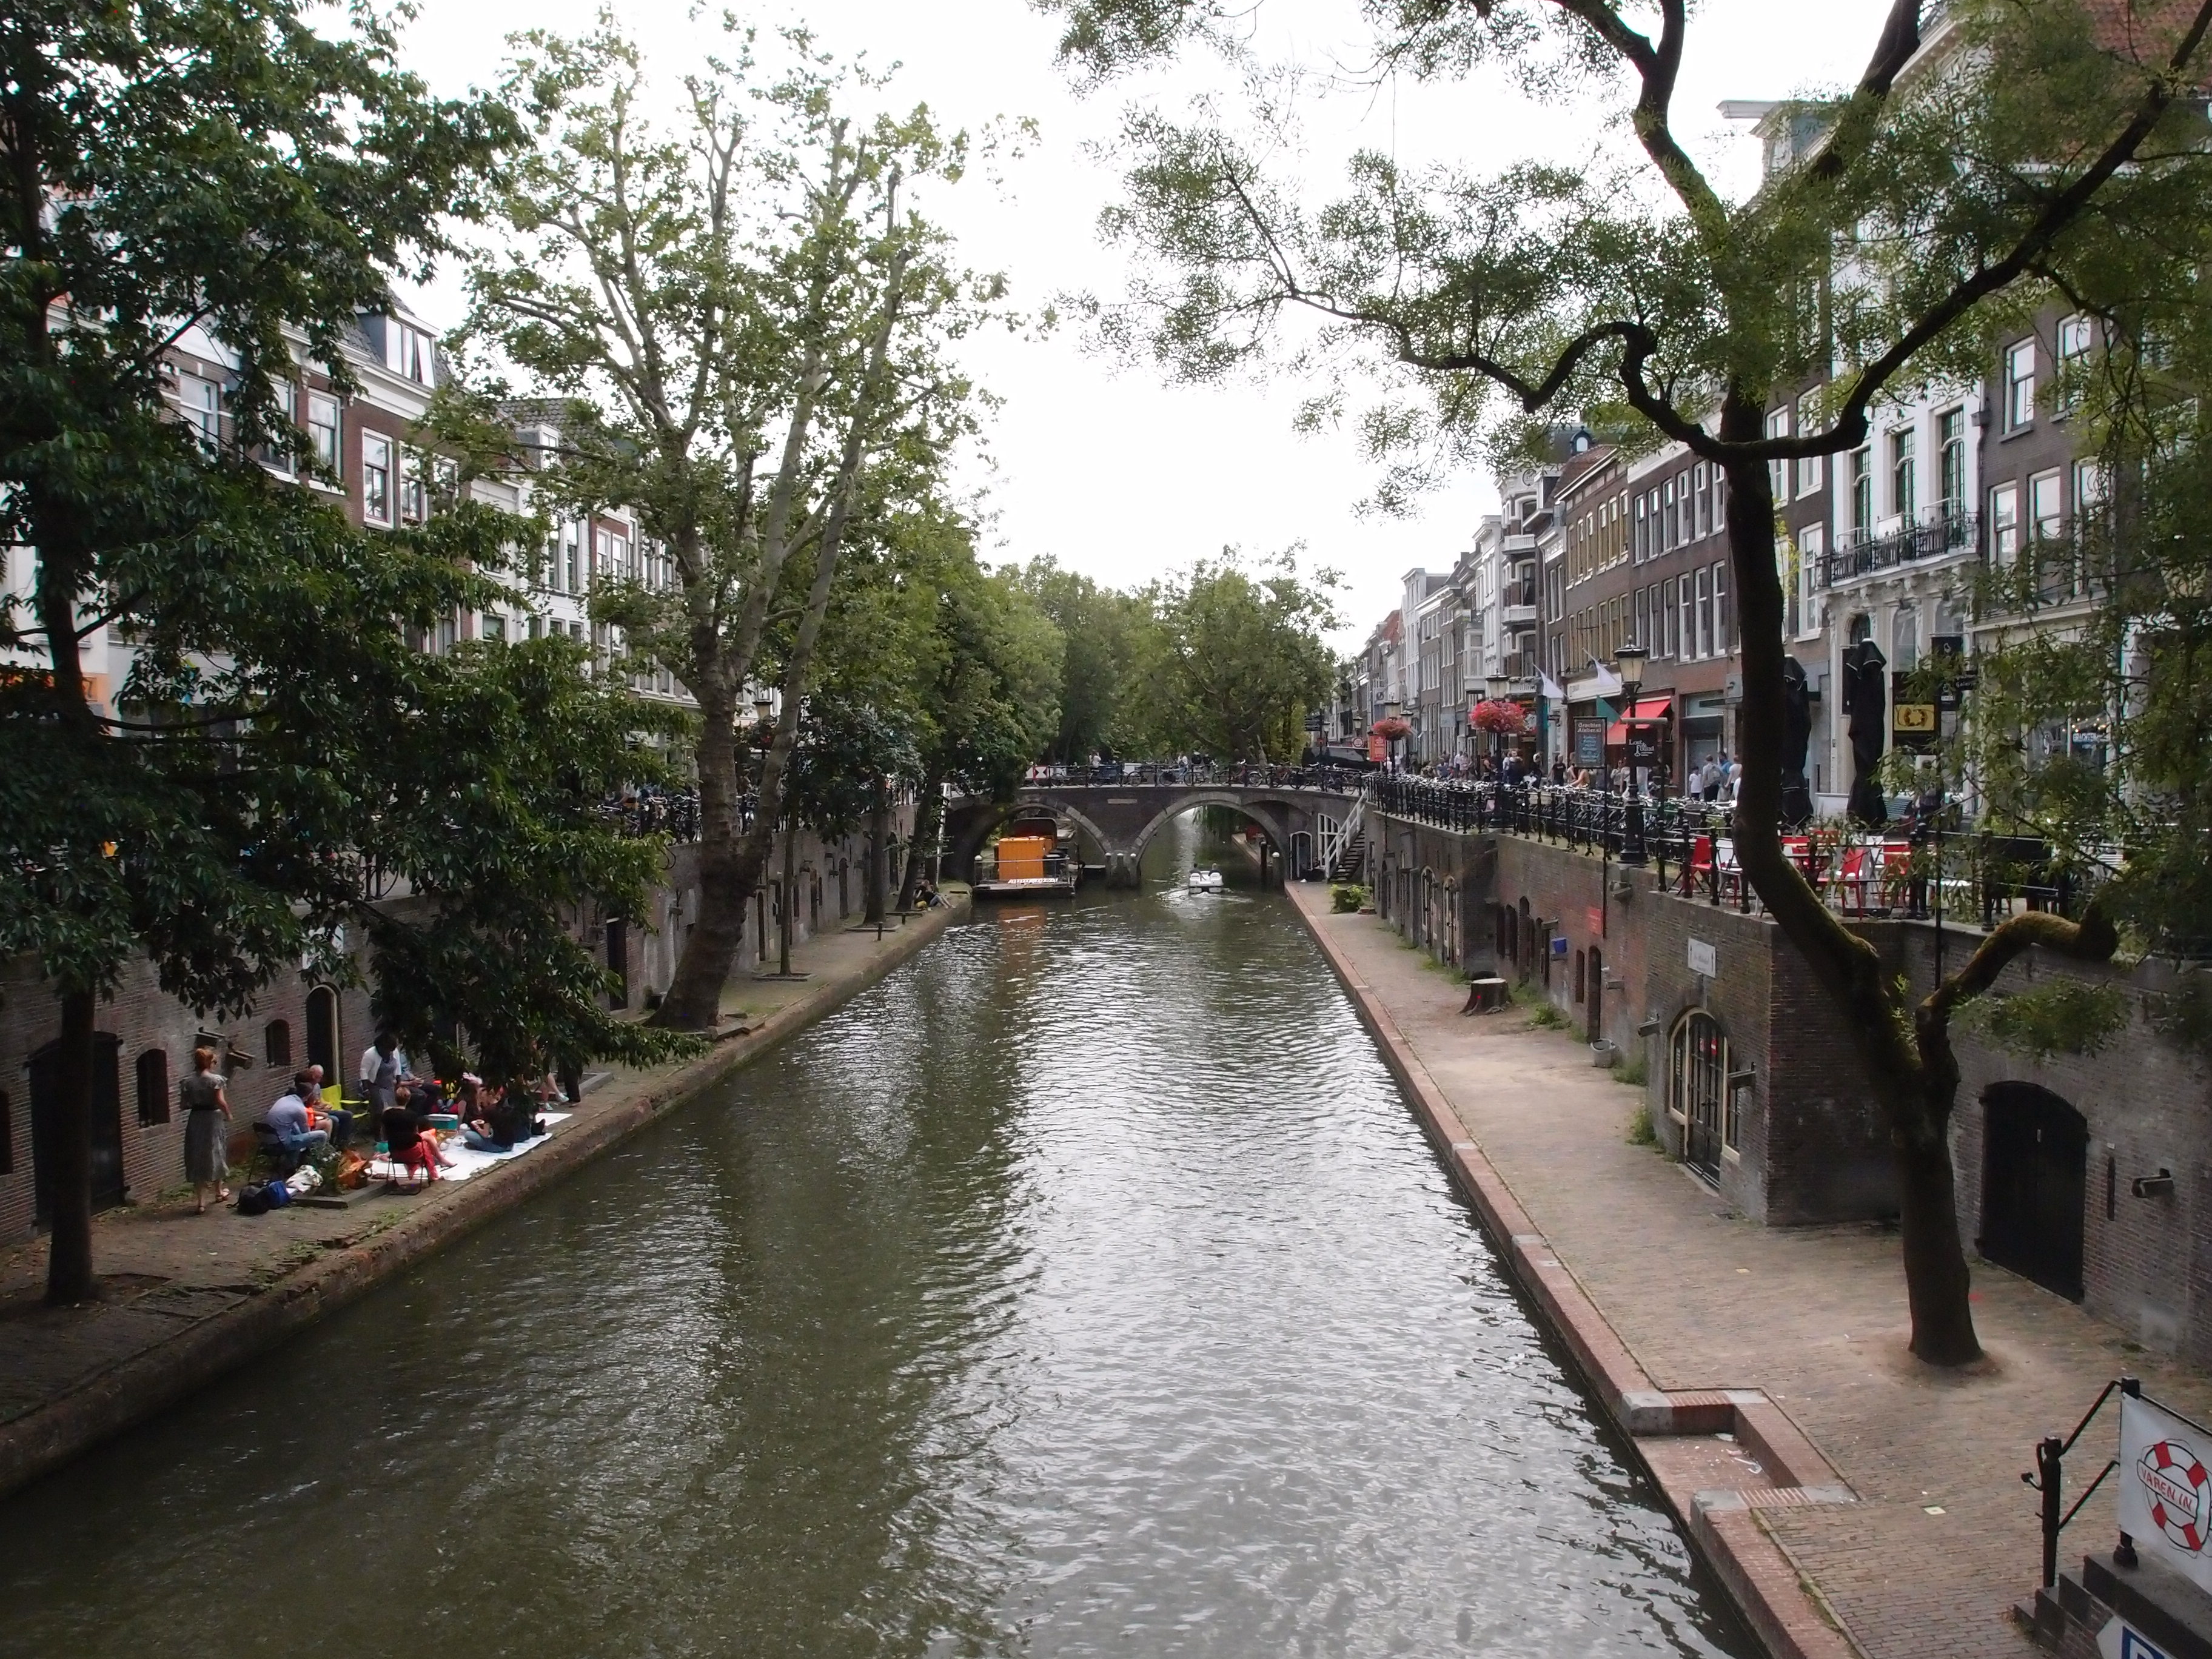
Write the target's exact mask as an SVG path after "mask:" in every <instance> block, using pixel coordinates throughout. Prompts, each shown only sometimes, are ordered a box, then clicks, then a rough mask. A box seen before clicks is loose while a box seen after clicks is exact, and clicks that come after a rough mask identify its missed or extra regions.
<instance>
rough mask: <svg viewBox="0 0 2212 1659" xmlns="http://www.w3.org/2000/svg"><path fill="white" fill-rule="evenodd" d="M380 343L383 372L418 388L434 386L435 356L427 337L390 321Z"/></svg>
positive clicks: (399, 322) (401, 323)
mask: <svg viewBox="0 0 2212 1659" xmlns="http://www.w3.org/2000/svg"><path fill="white" fill-rule="evenodd" d="M384 342H385V350H384V361H385V366H386V368H390V369H392V371H393V372H394V373H396V374H404V375H405V376H406V377H407V378H408V379H409V380H412V381H414V382H415V383H416V385H418V386H429V385H432V384H433V383H434V365H435V353H434V351H433V349H432V345H431V340H430V337H429V336H428V334H426V333H424V332H423V331H422V330H421V329H419V328H413V327H410V326H409V325H407V324H405V323H403V322H401V321H399V320H398V319H397V318H392V319H388V323H387V327H386V333H385V337H384Z"/></svg>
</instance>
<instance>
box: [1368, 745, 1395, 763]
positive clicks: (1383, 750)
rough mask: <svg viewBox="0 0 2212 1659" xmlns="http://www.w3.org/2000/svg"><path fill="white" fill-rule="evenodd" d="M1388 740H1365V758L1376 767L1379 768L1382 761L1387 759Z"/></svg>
mask: <svg viewBox="0 0 2212 1659" xmlns="http://www.w3.org/2000/svg"><path fill="white" fill-rule="evenodd" d="M1389 757H1390V739H1389V738H1368V739H1367V758H1368V759H1369V760H1370V761H1372V762H1374V763H1375V764H1376V765H1377V766H1380V765H1382V764H1383V762H1384V761H1386V760H1388V759H1389Z"/></svg>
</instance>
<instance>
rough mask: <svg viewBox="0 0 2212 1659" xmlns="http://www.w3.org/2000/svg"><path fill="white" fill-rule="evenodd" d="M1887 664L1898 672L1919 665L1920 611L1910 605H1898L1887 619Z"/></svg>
mask: <svg viewBox="0 0 2212 1659" xmlns="http://www.w3.org/2000/svg"><path fill="white" fill-rule="evenodd" d="M1889 646H1890V650H1889V665H1890V666H1891V667H1892V668H1893V669H1895V670H1896V671H1898V672H1899V673H1900V674H1909V673H1911V671H1913V670H1914V669H1915V668H1917V667H1918V666H1919V665H1920V612H1919V611H1917V610H1915V609H1914V608H1913V607H1912V606H1911V605H1899V606H1898V607H1897V614H1896V615H1895V616H1894V617H1891V618H1890V619H1889Z"/></svg>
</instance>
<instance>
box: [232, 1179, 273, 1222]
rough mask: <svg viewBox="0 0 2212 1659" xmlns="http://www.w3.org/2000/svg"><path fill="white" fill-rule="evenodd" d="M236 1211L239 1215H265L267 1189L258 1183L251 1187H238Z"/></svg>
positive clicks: (267, 1210)
mask: <svg viewBox="0 0 2212 1659" xmlns="http://www.w3.org/2000/svg"><path fill="white" fill-rule="evenodd" d="M238 1212H239V1214H240V1215H267V1214H268V1213H269V1189H268V1188H266V1187H264V1186H261V1185H259V1184H258V1183H257V1184H256V1185H253V1186H251V1187H240V1188H239V1189H238Z"/></svg>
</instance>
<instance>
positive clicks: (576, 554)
mask: <svg viewBox="0 0 2212 1659" xmlns="http://www.w3.org/2000/svg"><path fill="white" fill-rule="evenodd" d="M582 536H583V531H582V528H581V526H577V525H573V524H572V525H568V526H563V527H562V532H561V566H562V574H563V577H564V580H563V582H562V586H564V587H566V588H567V590H568V592H571V593H580V592H583V591H584V550H583V546H582Z"/></svg>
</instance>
